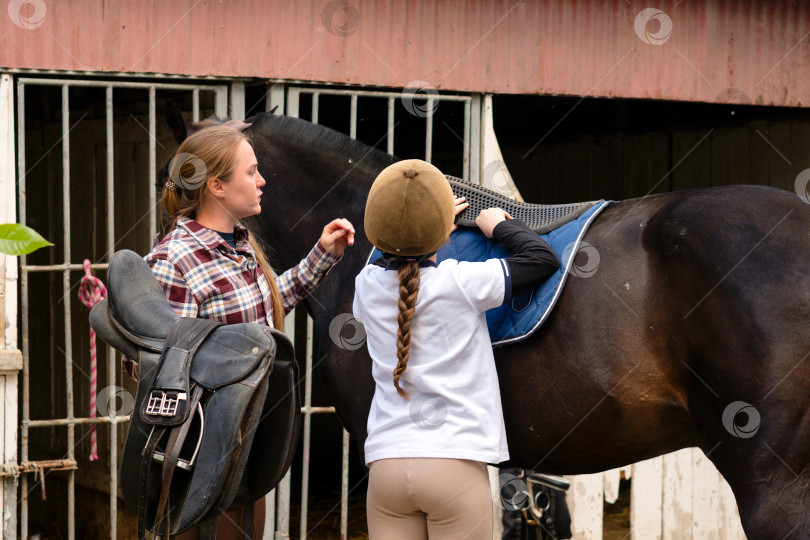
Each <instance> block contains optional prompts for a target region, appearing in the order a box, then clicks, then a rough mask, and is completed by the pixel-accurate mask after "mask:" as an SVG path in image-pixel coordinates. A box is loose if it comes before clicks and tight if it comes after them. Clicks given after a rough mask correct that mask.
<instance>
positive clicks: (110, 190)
mask: <svg viewBox="0 0 810 540" xmlns="http://www.w3.org/2000/svg"><path fill="white" fill-rule="evenodd" d="M106 98H107V104H106V105H107V107H106V109H107V110H106V121H107V122H106V124H107V125H106V130H107V253H109V254H110V255H112V253H113V251H114V249H115V220H114V219H113V216H114V215H115V212H114V210H115V204H114V203H115V183H114V182H113V176H114V168H113V164H114V159H113V158H114V153H115V147H114V145H113V139H114V137H113V89H112V86H108V87H107V95H106ZM150 111H151V107H150ZM115 371H116V366H115V354H114V353H113V348H112V347H110V346H109V345H107V385H108V386H110V387H113V386H115ZM113 411H114V409H111V408H110V407H107V414H108V419H109V423H110V540H116V538H118V473H117V471H116V469H117V467H118V423H117V422H116V421H115V419H114V417H113Z"/></svg>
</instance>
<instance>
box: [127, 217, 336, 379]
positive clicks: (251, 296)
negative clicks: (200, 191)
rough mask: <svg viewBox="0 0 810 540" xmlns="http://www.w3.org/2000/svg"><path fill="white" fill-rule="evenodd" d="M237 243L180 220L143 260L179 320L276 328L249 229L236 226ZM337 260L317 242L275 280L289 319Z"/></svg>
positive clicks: (264, 279)
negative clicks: (248, 324) (207, 320)
mask: <svg viewBox="0 0 810 540" xmlns="http://www.w3.org/2000/svg"><path fill="white" fill-rule="evenodd" d="M234 239H235V241H236V249H233V248H232V247H231V246H229V245H228V243H227V242H225V240H223V239H222V237H221V236H220V235H218V234H217V233H216V232H214V231H212V230H211V229H208V228H206V227H203V226H202V225H200V224H199V223H197V222H196V221H194V220H193V219H189V218H186V217H178V218H177V227H175V229H174V230H173V231H171V232H170V233H169V234H168V235H166V237H165V238H163V240H162V241H160V242H159V243H158V244H157V245H155V247H153V248H152V251H150V252H149V253H148V254H147V255H146V257H144V259H145V260H146V262H147V264H148V265H149V266H150V267H151V268H152V272H154V274H155V277H156V278H157V280H158V282H159V283H160V285H161V287H163V292H164V293H165V294H166V298H168V300H169V304H171V306H172V308H174V310H175V311H176V312H177V314H178V315H180V316H181V317H198V318H201V319H214V320H217V321H220V322H222V323H225V324H236V323H243V322H256V323H259V324H268V325H270V326H272V324H273V309H274V306H273V297H272V295H271V293H270V287H269V286H268V284H267V280H266V278H265V276H264V273H263V272H262V268H261V266H259V264H258V262H257V261H256V257H255V255H254V253H253V249H252V248H251V247H250V243H249V242H248V233H247V229H246V228H245V227H243V226H242V225H238V224H237V225H236V230H235V235H234ZM339 259H340V257H337V256H336V255H333V254H331V253H329V252H328V251H326V249H325V248H324V247H323V245H322V244H321V243H320V241H319V242H318V243H317V244H316V245H315V247H314V248H312V251H310V252H309V255H307V257H306V258H305V259H304V260H302V261H301V262H300V263H299V264H298V265H297V266H294V267H293V268H290V269H289V270H287V271H286V272H284V273H283V274H281V275H280V276H278V277H277V278H276V284H277V285H278V290H279V293H281V301H282V304H283V308H284V313H285V315H286V314H287V313H288V312H289V311H290V310H292V308H294V307H295V305H296V304H298V302H300V301H301V300H302V299H304V298H305V297H306V296H307V295H308V294H309V293H310V292H312V290H313V289H315V287H316V286H317V285H318V283H319V282H320V280H321V279H323V277H324V276H325V275H326V274H327V273H328V272H329V269H330V268H331V267H332V266H333V265H334V264H335V263H336V262H337V261H338V260H339ZM132 367H134V366H132V365H128V362H126V361H125V362H124V369H125V370H126V371H127V373H129V374H130V375H134V373H132Z"/></svg>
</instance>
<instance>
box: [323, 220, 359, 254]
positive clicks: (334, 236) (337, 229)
mask: <svg viewBox="0 0 810 540" xmlns="http://www.w3.org/2000/svg"><path fill="white" fill-rule="evenodd" d="M321 244H323V247H324V248H326V251H328V252H329V253H331V254H332V255H336V256H338V257H340V256H341V255H343V251H344V250H345V249H346V246H351V245H354V226H353V225H352V224H351V222H350V221H349V220H348V219H344V218H338V219H335V220H332V221H331V222H330V223H328V224H327V225H326V227H324V228H323V234H321Z"/></svg>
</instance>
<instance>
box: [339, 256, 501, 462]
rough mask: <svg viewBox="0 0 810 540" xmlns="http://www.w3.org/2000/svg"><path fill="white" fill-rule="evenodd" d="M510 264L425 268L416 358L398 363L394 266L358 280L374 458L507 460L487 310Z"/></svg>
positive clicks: (369, 269)
mask: <svg viewBox="0 0 810 540" xmlns="http://www.w3.org/2000/svg"><path fill="white" fill-rule="evenodd" d="M507 279H509V278H508V266H507V265H506V261H504V260H502V259H491V260H488V261H485V262H458V261H455V260H445V261H443V262H442V263H441V264H439V265H438V266H436V267H427V268H420V283H419V293H418V296H417V299H416V310H415V313H414V318H413V322H412V326H411V346H410V359H409V360H408V366H407V369H406V370H405V372H404V373H403V374H402V377H401V379H400V386H401V387H402V388H403V389H404V390H405V391H406V392H408V397H407V398H403V397H401V396H400V395H399V394H397V391H396V388H395V387H394V381H393V372H394V368H395V367H396V365H397V354H396V352H397V347H396V340H397V328H398V326H397V317H398V314H399V310H398V307H397V303H398V299H399V294H398V287H399V280H398V278H397V272H396V270H385V269H384V268H381V267H379V266H375V265H369V266H366V267H365V268H364V269H363V271H362V272H360V274H358V276H357V278H356V280H355V287H356V288H355V295H354V305H353V312H354V317H355V318H356V319H357V320H359V321H360V322H362V323H363V324H364V325H365V330H366V335H367V341H366V343H367V346H368V351H369V354H370V355H371V359H372V374H373V376H374V381H375V382H376V389H375V391H374V399H373V401H372V402H371V411H370V413H369V417H368V438H367V439H366V444H365V455H366V463H371V462H372V461H375V460H378V459H384V458H399V457H432V458H456V459H470V460H475V461H483V462H486V463H500V462H501V461H506V460H507V459H509V451H508V449H507V445H506V431H505V429H504V424H503V411H502V408H501V394H500V389H499V387H498V375H497V372H496V371H495V360H494V356H493V354H492V344H491V342H490V339H489V332H488V330H487V323H486V317H485V315H484V312H485V311H486V310H488V309H491V308H494V307H497V306H500V305H501V304H503V302H504V294H505V290H506V288H507V285H506V280H507Z"/></svg>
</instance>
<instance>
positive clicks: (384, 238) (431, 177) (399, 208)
mask: <svg viewBox="0 0 810 540" xmlns="http://www.w3.org/2000/svg"><path fill="white" fill-rule="evenodd" d="M454 219H455V197H454V196H453V190H452V188H451V187H450V184H449V182H448V181H447V179H446V178H445V177H444V174H442V172H441V171H440V170H439V169H437V168H436V167H434V166H433V165H431V164H430V163H427V162H425V161H422V160H421V159H406V160H404V161H399V162H397V163H394V164H393V165H389V166H388V167H386V168H385V169H383V170H382V172H381V173H380V174H379V175H378V176H377V179H376V180H374V184H373V185H372V186H371V191H369V193H368V200H367V201H366V216H365V224H364V227H365V231H366V236H367V237H368V239H369V240H370V241H371V243H372V244H374V246H375V247H376V248H377V249H379V250H381V251H384V252H386V253H390V254H391V255H397V256H413V257H418V256H420V255H427V254H429V253H434V252H435V251H438V249H439V248H440V247H441V246H442V244H444V242H445V241H446V240H447V237H448V236H449V235H450V229H451V228H452V227H453V220H454Z"/></svg>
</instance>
